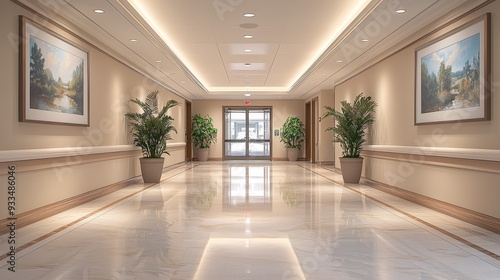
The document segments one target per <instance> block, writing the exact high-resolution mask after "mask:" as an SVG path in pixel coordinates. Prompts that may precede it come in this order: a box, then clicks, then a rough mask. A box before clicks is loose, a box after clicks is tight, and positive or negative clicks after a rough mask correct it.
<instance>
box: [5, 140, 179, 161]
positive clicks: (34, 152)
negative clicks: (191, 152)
mask: <svg viewBox="0 0 500 280" xmlns="http://www.w3.org/2000/svg"><path fill="white" fill-rule="evenodd" d="M184 146H186V143H185V142H176V143H167V148H176V147H184ZM136 150H137V151H140V150H141V149H140V148H138V147H135V146H133V145H115V146H96V147H65V148H47V149H24V150H5V151H0V162H13V161H21V160H35V159H47V158H58V157H68V156H82V155H94V154H103V153H118V152H128V151H136Z"/></svg>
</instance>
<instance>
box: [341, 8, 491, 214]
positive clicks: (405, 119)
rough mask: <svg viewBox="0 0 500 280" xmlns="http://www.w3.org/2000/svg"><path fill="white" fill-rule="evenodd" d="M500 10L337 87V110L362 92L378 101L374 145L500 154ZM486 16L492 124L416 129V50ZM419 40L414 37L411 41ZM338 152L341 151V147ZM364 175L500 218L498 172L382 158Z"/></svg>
mask: <svg viewBox="0 0 500 280" xmlns="http://www.w3.org/2000/svg"><path fill="white" fill-rule="evenodd" d="M498 11H500V1H496V2H493V3H492V4H490V5H488V6H487V7H485V8H482V9H481V10H479V11H476V12H474V13H473V14H470V15H467V16H466V17H465V18H463V19H461V20H459V21H458V22H456V23H453V24H451V25H447V26H446V28H444V29H442V30H440V31H439V32H437V33H434V34H432V35H431V36H429V37H427V38H425V39H424V40H419V41H417V42H416V43H414V44H412V45H409V46H408V47H405V48H403V49H401V50H400V51H399V52H396V53H395V54H393V55H391V56H389V57H388V58H386V59H384V60H382V61H380V62H379V63H376V64H375V65H373V66H372V67H370V68H368V69H366V70H365V71H363V72H361V73H360V74H358V75H356V76H354V77H352V78H350V79H348V80H347V81H345V82H343V83H341V84H339V85H337V86H336V87H335V106H336V108H339V107H340V101H341V100H349V101H352V100H353V98H354V96H355V95H357V94H358V93H361V92H363V93H365V94H366V95H370V96H372V97H373V98H374V99H375V101H376V102H378V105H379V106H378V108H377V111H376V121H375V124H374V125H373V127H372V129H371V130H370V134H369V137H368V138H369V144H372V145H397V146H417V147H450V148H457V149H458V151H459V150H460V149H463V148H474V149H491V150H499V149H500V141H499V139H500V98H496V96H495V92H498V90H499V83H498V81H500V56H499V55H497V51H496V50H497V49H498V47H499V46H500V37H498V36H496V35H497V34H498V33H497V32H496V31H497V30H499V29H500V21H498V18H499V17H498V16H499V15H498ZM486 12H491V13H492V28H491V29H492V34H491V35H492V58H491V59H492V81H493V83H492V106H491V107H492V120H491V121H483V122H462V123H456V124H433V125H423V126H414V124H413V122H414V108H413V107H414V77H415V61H414V60H415V49H416V48H418V47H419V46H421V45H423V44H426V43H427V42H429V41H430V40H432V39H434V38H436V37H438V36H440V35H442V34H444V33H446V32H447V31H450V30H452V29H454V28H456V27H458V26H460V25H461V24H463V23H465V22H468V21H469V20H471V19H474V18H476V17H478V16H480V15H483V14H485V13H486ZM463 13H466V11H463ZM434 30H436V27H431V28H429V29H426V30H422V31H421V32H419V34H426V33H427V34H428V33H431V32H432V31H434ZM419 36H420V35H419ZM418 38H419V37H413V38H409V39H408V42H412V41H414V40H416V39H418ZM336 153H337V154H338V155H340V153H341V152H340V148H339V146H338V145H336ZM337 167H339V165H337ZM364 172H365V173H364V174H365V175H366V176H367V177H368V178H370V179H373V180H376V181H379V182H383V183H387V184H390V185H395V186H397V187H400V188H403V189H406V190H409V191H412V192H416V193H419V194H422V195H425V196H429V197H432V198H436V199H439V200H442V201H445V202H449V203H452V204H455V205H459V206H462V207H465V208H468V209H472V210H475V211H478V212H481V213H484V214H487V215H491V216H494V217H497V218H500V206H499V203H498V198H499V197H500V175H499V174H498V173H491V172H482V171H473V170H467V169H455V168H451V167H437V166H430V165H427V164H414V163H412V164H409V163H407V162H404V161H399V160H387V159H377V158H367V161H366V163H365V171H364Z"/></svg>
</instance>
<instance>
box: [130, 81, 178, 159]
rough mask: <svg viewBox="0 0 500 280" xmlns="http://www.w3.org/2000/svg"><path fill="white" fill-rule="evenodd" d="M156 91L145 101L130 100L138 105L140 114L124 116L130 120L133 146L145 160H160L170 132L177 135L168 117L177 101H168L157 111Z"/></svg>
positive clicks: (165, 150) (165, 148) (131, 113)
mask: <svg viewBox="0 0 500 280" xmlns="http://www.w3.org/2000/svg"><path fill="white" fill-rule="evenodd" d="M158 93H159V91H158V90H155V91H153V92H151V93H150V94H148V96H147V97H146V100H145V101H141V100H139V99H137V98H136V99H132V100H130V101H131V102H133V103H135V104H137V105H139V107H140V108H141V109H142V113H138V112H128V113H126V114H125V116H126V117H127V119H129V120H130V130H131V132H132V136H133V138H134V145H135V146H137V147H141V149H142V154H143V156H144V157H145V158H161V156H162V155H163V154H167V155H170V154H169V153H168V152H167V140H172V137H171V132H172V131H174V132H175V133H177V129H176V128H175V127H174V126H173V121H174V118H172V116H170V115H168V114H167V112H168V110H169V109H170V108H172V107H174V106H177V105H179V102H178V101H177V100H173V99H172V100H168V101H167V103H166V104H165V105H164V106H163V107H162V108H161V110H158Z"/></svg>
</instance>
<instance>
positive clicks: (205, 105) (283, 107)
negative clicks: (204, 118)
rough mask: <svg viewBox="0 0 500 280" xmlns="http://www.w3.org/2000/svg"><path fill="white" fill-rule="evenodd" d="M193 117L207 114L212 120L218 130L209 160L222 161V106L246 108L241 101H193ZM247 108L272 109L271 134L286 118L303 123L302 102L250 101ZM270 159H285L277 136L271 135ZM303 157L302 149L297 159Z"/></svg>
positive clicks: (283, 149) (281, 144) (282, 146)
mask: <svg viewBox="0 0 500 280" xmlns="http://www.w3.org/2000/svg"><path fill="white" fill-rule="evenodd" d="M192 105H193V107H192V109H193V111H192V112H193V115H194V114H201V115H205V114H208V115H209V116H211V117H212V118H213V120H214V125H215V127H216V128H217V129H218V133H217V139H218V140H217V143H216V144H214V145H212V146H211V147H210V152H209V158H210V159H217V160H220V159H222V157H223V155H222V153H223V145H224V138H223V135H222V133H223V111H222V108H223V107H224V106H241V107H248V106H245V105H244V104H243V100H194V101H193V104H192ZM249 106H269V107H272V128H271V129H272V132H273V131H274V129H280V128H281V126H282V125H283V123H284V122H285V120H286V119H287V117H289V116H298V117H299V118H300V119H301V120H302V121H303V122H304V121H305V116H304V110H305V109H304V108H305V107H304V106H305V105H304V101H303V100H252V101H251V104H250V105H249ZM271 141H272V157H273V159H275V160H284V159H286V149H285V148H284V145H283V143H281V142H280V140H279V137H278V136H274V133H272V136H271ZM303 156H304V151H303V149H302V150H301V153H300V154H299V157H303ZM194 157H195V158H196V157H197V154H196V150H194Z"/></svg>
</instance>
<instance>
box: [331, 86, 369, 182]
mask: <svg viewBox="0 0 500 280" xmlns="http://www.w3.org/2000/svg"><path fill="white" fill-rule="evenodd" d="M375 107H377V103H376V102H375V101H373V100H372V98H371V97H370V96H363V93H360V94H358V95H357V96H356V98H355V99H354V102H353V103H352V104H351V103H349V102H347V101H345V100H343V101H341V102H340V111H337V110H335V109H334V108H331V107H329V106H325V107H324V108H325V109H326V110H327V111H326V113H325V114H324V115H323V118H326V117H329V116H333V121H334V126H333V127H328V128H327V129H326V131H332V132H333V134H334V140H333V141H334V142H338V143H340V147H341V148H342V157H340V168H341V170H342V177H343V179H344V182H345V183H355V184H357V183H359V179H360V178H361V170H362V168H363V158H362V157H361V156H360V154H361V149H362V148H363V144H364V143H365V141H366V140H365V130H366V128H367V127H368V126H369V125H370V124H372V123H373V121H374V119H375V117H374V113H375Z"/></svg>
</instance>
